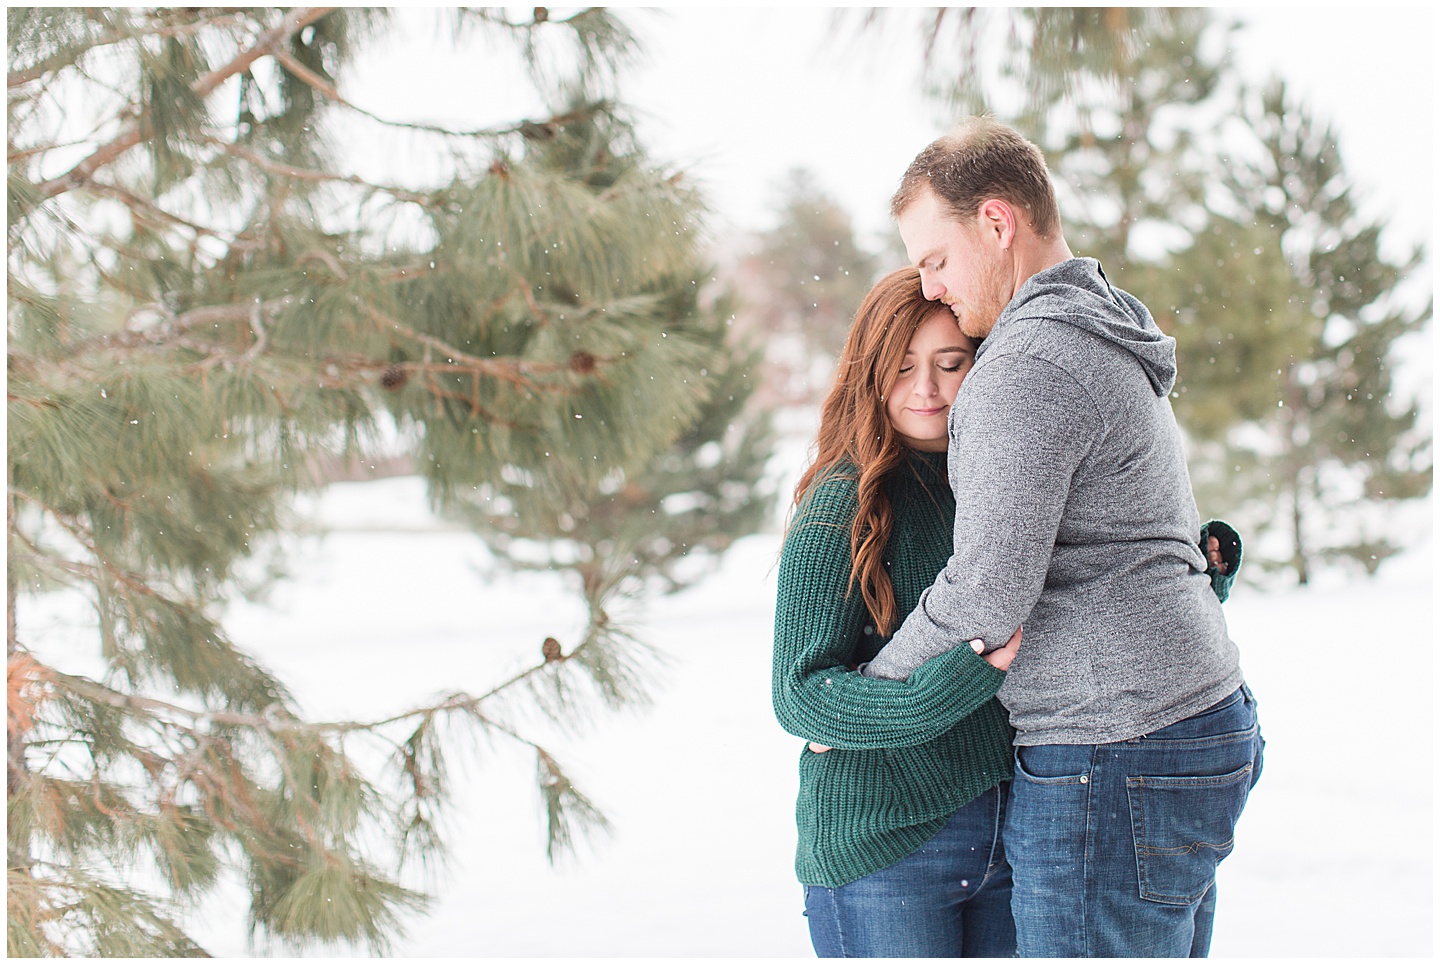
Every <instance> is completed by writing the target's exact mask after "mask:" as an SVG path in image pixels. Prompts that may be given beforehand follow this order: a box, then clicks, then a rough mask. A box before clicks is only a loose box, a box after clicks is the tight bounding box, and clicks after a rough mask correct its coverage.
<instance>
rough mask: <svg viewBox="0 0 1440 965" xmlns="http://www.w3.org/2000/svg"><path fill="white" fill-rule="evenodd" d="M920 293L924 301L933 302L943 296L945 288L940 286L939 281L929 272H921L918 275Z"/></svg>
mask: <svg viewBox="0 0 1440 965" xmlns="http://www.w3.org/2000/svg"><path fill="white" fill-rule="evenodd" d="M920 291H921V293H922V294H923V295H924V296H925V300H926V301H930V302H935V301H939V300H940V296H941V295H944V294H945V286H944V285H942V284H940V280H939V279H938V278H936V277H935V276H934V274H932V273H931V272H928V271H922V272H921V273H920Z"/></svg>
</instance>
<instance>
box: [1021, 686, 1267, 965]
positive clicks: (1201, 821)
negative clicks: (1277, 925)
mask: <svg viewBox="0 0 1440 965" xmlns="http://www.w3.org/2000/svg"><path fill="white" fill-rule="evenodd" d="M1264 746H1265V742H1264V740H1263V739H1262V738H1261V737H1260V726H1259V723H1258V721H1257V718H1256V716H1255V698H1254V696H1253V695H1252V694H1251V693H1250V688H1248V687H1244V686H1242V687H1241V688H1240V689H1239V690H1237V691H1236V692H1235V693H1233V694H1231V695H1230V696H1229V697H1226V698H1225V699H1224V700H1222V701H1220V702H1219V703H1218V704H1215V705H1214V706H1213V707H1210V708H1208V709H1206V710H1203V711H1201V712H1200V713H1198V714H1196V715H1195V716H1193V717H1189V718H1187V719H1185V720H1182V721H1180V722H1178V723H1175V724H1171V725H1170V726H1169V727H1163V728H1161V729H1160V730H1157V731H1155V732H1154V733H1151V734H1146V735H1144V736H1142V737H1136V738H1133V739H1131V740H1127V741H1119V742H1117V743H1114V744H1100V745H1069V744H1059V745H1040V746H1034V747H1018V748H1016V754H1015V780H1014V782H1013V787H1012V789H1011V792H1010V807H1009V811H1008V814H1007V817H1006V820H1005V850H1006V852H1007V853H1008V854H1009V856H1010V862H1011V865H1012V866H1013V868H1014V874H1015V883H1014V893H1013V897H1012V907H1013V908H1014V911H1015V926H1016V933H1017V942H1018V948H1019V954H1020V955H1021V956H1022V957H1026V958H1031V957H1048V958H1060V957H1102V958H1122V957H1124V958H1129V957H1151V958H1157V957H1178V958H1184V957H1191V958H1203V957H1204V956H1205V955H1206V954H1207V953H1208V952H1209V950H1210V931H1211V927H1212V925H1213V923H1214V916H1215V868H1216V866H1217V865H1218V864H1219V863H1220V861H1221V860H1222V859H1223V858H1224V857H1225V856H1226V855H1228V854H1229V853H1230V850H1231V848H1233V847H1234V843H1235V841H1234V838H1235V822H1236V820H1237V819H1238V818H1239V817H1240V811H1241V810H1242V809H1243V808H1244V807H1245V798H1246V795H1248V794H1249V793H1250V788H1251V786H1252V785H1253V784H1254V783H1255V781H1256V780H1257V779H1259V777H1260V769H1261V766H1262V761H1263V750H1264Z"/></svg>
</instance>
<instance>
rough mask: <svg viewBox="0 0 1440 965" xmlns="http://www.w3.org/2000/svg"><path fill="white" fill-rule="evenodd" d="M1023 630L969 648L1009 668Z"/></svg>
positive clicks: (1000, 667) (999, 667) (997, 666)
mask: <svg viewBox="0 0 1440 965" xmlns="http://www.w3.org/2000/svg"><path fill="white" fill-rule="evenodd" d="M1217 552H1218V550H1217ZM1024 632H1025V628H1024V627H1019V628H1017V629H1016V630H1015V632H1014V633H1013V634H1012V635H1011V637H1010V639H1009V640H1006V641H1005V646H1003V647H1001V648H1000V649H998V650H991V651H990V652H989V653H980V651H982V650H984V649H985V641H984V640H971V641H970V649H972V650H974V651H975V652H976V653H980V659H981V660H984V661H985V662H986V663H988V664H989V665H990V666H992V667H994V668H995V669H996V670H1009V669H1010V661H1012V660H1014V659H1015V654H1016V652H1017V651H1018V650H1019V649H1020V636H1021V634H1023V633H1024Z"/></svg>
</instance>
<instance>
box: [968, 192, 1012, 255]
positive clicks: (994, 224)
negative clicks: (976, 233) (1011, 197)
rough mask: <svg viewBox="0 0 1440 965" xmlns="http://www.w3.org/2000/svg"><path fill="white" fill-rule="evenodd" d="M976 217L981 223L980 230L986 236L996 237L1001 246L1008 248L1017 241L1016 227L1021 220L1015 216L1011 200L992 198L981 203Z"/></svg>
mask: <svg viewBox="0 0 1440 965" xmlns="http://www.w3.org/2000/svg"><path fill="white" fill-rule="evenodd" d="M976 217H977V220H978V221H979V223H980V230H981V231H982V232H984V234H985V235H986V236H988V237H993V238H995V240H996V241H998V242H999V243H1000V247H1001V248H1003V249H1008V248H1009V247H1010V246H1011V245H1012V244H1014V243H1015V229H1016V227H1017V226H1018V225H1019V221H1018V219H1017V218H1016V217H1015V209H1014V208H1012V207H1011V206H1010V202H1008V201H1004V200H1002V199H1000V198H990V199H989V200H988V201H984V202H982V203H981V205H980V208H979V210H978V211H977V212H976Z"/></svg>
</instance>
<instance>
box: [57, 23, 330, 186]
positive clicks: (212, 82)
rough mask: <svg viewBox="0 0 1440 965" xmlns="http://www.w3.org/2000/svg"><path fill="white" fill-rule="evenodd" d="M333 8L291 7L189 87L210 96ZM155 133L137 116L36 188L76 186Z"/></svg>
mask: <svg viewBox="0 0 1440 965" xmlns="http://www.w3.org/2000/svg"><path fill="white" fill-rule="evenodd" d="M334 9H335V8H334V7H301V8H298V9H295V10H291V11H290V12H289V13H287V14H286V15H285V19H284V20H282V21H281V22H280V25H279V26H277V27H275V28H273V29H271V30H267V31H266V32H265V33H264V34H262V35H261V36H260V38H259V39H258V40H257V41H256V42H255V43H254V45H252V46H251V47H250V48H249V49H248V50H246V51H244V52H243V53H242V54H240V55H239V56H238V57H236V58H235V59H233V60H231V61H230V62H229V63H228V64H225V65H224V66H223V67H219V68H217V69H215V70H212V71H211V72H210V73H208V74H205V75H204V76H202V77H199V78H197V79H196V81H195V82H194V83H193V84H191V85H190V89H191V90H192V91H194V92H195V94H196V95H197V96H199V97H202V98H203V97H206V96H208V95H209V94H210V93H211V92H212V91H214V90H215V88H217V87H219V86H220V85H221V84H223V83H224V82H225V81H227V80H229V79H230V78H231V77H233V76H235V75H236V74H238V73H241V72H242V71H244V70H246V69H247V68H248V67H249V66H250V65H251V64H253V63H255V61H257V60H259V59H260V58H261V57H264V56H265V55H267V54H271V53H273V52H274V51H275V50H276V49H278V48H279V46H280V44H281V42H282V41H284V40H285V39H286V38H288V37H290V36H291V35H292V34H294V33H296V32H297V31H299V30H301V29H303V28H304V27H306V26H307V25H309V24H311V23H314V22H315V21H316V20H319V19H320V18H321V17H323V16H325V15H326V14H328V13H330V12H332V11H333V10H334ZM153 133H154V132H153V130H151V129H150V125H149V124H148V123H146V119H145V118H144V117H143V116H137V117H135V119H134V120H132V121H130V122H129V123H127V124H126V125H125V127H124V129H123V130H122V131H121V132H120V134H119V135H118V136H116V137H115V138H114V139H113V140H111V141H109V142H108V143H106V144H104V145H102V146H101V147H100V148H98V149H97V150H96V151H95V152H94V153H93V154H91V155H90V156H89V157H87V158H85V160H83V161H81V162H80V163H79V164H77V165H75V166H74V167H73V168H71V169H70V170H69V171H67V172H66V173H64V174H62V175H60V176H59V177H57V178H52V179H50V180H49V181H45V182H43V183H41V184H39V185H37V186H36V191H37V192H38V193H39V194H41V195H42V196H44V197H47V198H53V197H55V196H56V195H60V194H64V193H65V192H67V191H70V190H73V189H75V188H77V187H79V186H80V185H82V184H84V183H85V182H87V181H89V180H90V179H91V178H92V177H93V176H94V175H95V172H96V171H98V170H99V169H100V168H102V167H104V166H105V165H107V164H110V163H112V162H113V161H114V160H115V159H116V158H118V157H120V156H121V155H122V154H124V153H125V152H126V151H128V150H130V149H131V148H132V147H135V146H136V145H137V144H139V143H141V142H142V141H144V140H145V139H146V138H147V137H150V136H153Z"/></svg>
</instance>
